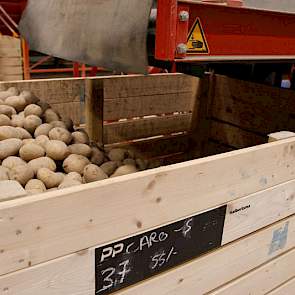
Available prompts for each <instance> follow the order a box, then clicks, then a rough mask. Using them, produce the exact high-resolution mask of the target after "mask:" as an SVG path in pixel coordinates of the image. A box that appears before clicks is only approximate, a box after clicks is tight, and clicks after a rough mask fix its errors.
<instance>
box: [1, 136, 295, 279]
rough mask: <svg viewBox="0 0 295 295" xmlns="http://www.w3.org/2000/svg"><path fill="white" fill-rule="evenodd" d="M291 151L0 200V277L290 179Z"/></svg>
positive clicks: (285, 147) (282, 145) (247, 152)
mask: <svg viewBox="0 0 295 295" xmlns="http://www.w3.org/2000/svg"><path fill="white" fill-rule="evenodd" d="M294 148H295V140H294V138H293V139H287V140H282V141H278V142H274V143H270V144H265V145H261V146H257V147H253V148H249V149H244V150H239V151H234V152H230V153H227V154H223V155H217V156H212V157H209V158H205V159H198V160H194V161H190V162H185V163H180V164H175V165H171V166H167V167H160V168H157V169H153V170H149V171H143V172H140V173H138V174H133V175H126V176H122V177H118V178H113V179H107V180H104V181H100V182H97V183H91V184H85V185H83V186H79V187H73V188H69V189H65V190H62V191H56V192H49V193H44V194H42V195H38V196H30V197H26V198H23V199H20V200H18V201H8V202H3V203H1V204H0V216H1V217H2V222H1V223H0V236H2V237H5V239H0V250H4V252H3V251H2V253H1V260H0V274H5V273H8V272H11V271H15V270H17V269H21V268H25V267H27V266H28V265H35V264H37V263H41V262H44V261H47V260H50V259H53V258H56V257H60V256H63V255H66V254H69V253H73V252H76V251H80V250H82V249H85V248H89V247H91V246H94V245H102V244H104V243H107V242H109V241H114V240H117V239H120V238H122V237H125V236H127V235H134V234H136V233H138V232H140V231H146V230H149V229H151V228H154V227H157V226H159V225H160V224H166V223H171V222H174V221H176V220H179V219H182V218H183V217H186V216H191V215H195V214H196V213H197V212H200V211H203V210H206V209H209V208H212V207H215V206H219V205H221V204H224V203H228V202H230V201H232V200H235V199H238V198H241V197H244V196H247V195H249V194H251V193H255V192H258V191H260V190H263V189H267V188H270V187H272V186H275V185H278V184H281V183H284V182H286V181H290V180H292V179H294V175H295V154H294V152H293V150H294ZM241 167H243V170H241ZM245 175H247V177H245ZM289 197H290V196H289ZM106 198H107V202H106ZM180 200H181V201H180ZM28 221H29V222H28ZM16 231H17V232H19V231H21V235H18V234H16ZM41 237H42V238H41Z"/></svg>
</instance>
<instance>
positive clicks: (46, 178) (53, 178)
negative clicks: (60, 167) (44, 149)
mask: <svg viewBox="0 0 295 295" xmlns="http://www.w3.org/2000/svg"><path fill="white" fill-rule="evenodd" d="M37 178H38V179H39V180H41V181H42V182H43V183H44V184H45V186H46V188H48V189H49V188H53V187H58V186H59V185H60V184H61V183H62V181H63V176H62V175H60V174H58V173H54V172H53V171H51V170H49V169H48V168H40V169H38V171H37Z"/></svg>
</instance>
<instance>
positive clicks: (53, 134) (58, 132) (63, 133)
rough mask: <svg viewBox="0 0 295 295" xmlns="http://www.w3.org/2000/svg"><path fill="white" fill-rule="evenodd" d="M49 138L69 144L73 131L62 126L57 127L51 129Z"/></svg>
mask: <svg viewBox="0 0 295 295" xmlns="http://www.w3.org/2000/svg"><path fill="white" fill-rule="evenodd" d="M49 138H50V139H52V140H61V141H63V142H64V143H66V144H69V143H70V142H71V140H72V135H71V133H70V132H69V131H68V130H66V129H64V128H60V127H55V128H53V129H51V130H50V131H49Z"/></svg>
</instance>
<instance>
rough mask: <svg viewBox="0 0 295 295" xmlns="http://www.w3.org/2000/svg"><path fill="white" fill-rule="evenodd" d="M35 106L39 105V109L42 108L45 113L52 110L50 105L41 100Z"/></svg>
mask: <svg viewBox="0 0 295 295" xmlns="http://www.w3.org/2000/svg"><path fill="white" fill-rule="evenodd" d="M35 104H37V105H38V106H39V107H41V109H42V111H43V113H44V112H45V111H46V110H48V109H50V105H49V104H48V103H47V102H46V101H44V100H39V101H38V102H35Z"/></svg>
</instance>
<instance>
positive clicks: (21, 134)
mask: <svg viewBox="0 0 295 295" xmlns="http://www.w3.org/2000/svg"><path fill="white" fill-rule="evenodd" d="M15 129H16V130H17V132H18V134H19V138H20V139H30V138H32V135H31V134H30V133H29V132H28V131H27V130H26V129H24V128H21V127H16V128H15Z"/></svg>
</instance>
